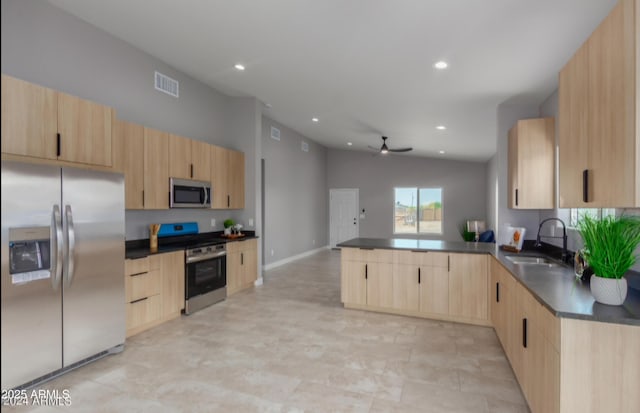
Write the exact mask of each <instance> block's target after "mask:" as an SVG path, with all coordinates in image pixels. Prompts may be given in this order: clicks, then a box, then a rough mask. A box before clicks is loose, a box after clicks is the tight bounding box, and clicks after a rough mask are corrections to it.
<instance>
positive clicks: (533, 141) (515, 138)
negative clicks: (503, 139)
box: [509, 118, 555, 209]
mask: <svg viewBox="0 0 640 413" xmlns="http://www.w3.org/2000/svg"><path fill="white" fill-rule="evenodd" d="M509 182H510V185H509V186H510V188H511V190H510V193H509V196H510V197H511V202H510V205H509V206H510V207H511V208H518V209H552V208H554V206H555V121H554V119H553V118H539V119H523V120H519V121H518V122H517V124H516V126H515V127H514V128H512V129H511V131H510V132H509Z"/></svg>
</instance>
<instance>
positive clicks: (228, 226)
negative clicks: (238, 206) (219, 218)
mask: <svg viewBox="0 0 640 413" xmlns="http://www.w3.org/2000/svg"><path fill="white" fill-rule="evenodd" d="M235 224H236V222H235V221H234V220H232V219H231V218H229V219H225V220H224V222H223V223H222V225H224V234H225V235H229V234H231V229H232V228H233V226H234V225H235Z"/></svg>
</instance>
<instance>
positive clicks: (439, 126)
mask: <svg viewBox="0 0 640 413" xmlns="http://www.w3.org/2000/svg"><path fill="white" fill-rule="evenodd" d="M436 129H438V130H445V129H447V127H446V126H444V125H438V126H436Z"/></svg>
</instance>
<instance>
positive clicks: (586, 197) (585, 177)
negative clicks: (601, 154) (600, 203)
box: [582, 169, 589, 202]
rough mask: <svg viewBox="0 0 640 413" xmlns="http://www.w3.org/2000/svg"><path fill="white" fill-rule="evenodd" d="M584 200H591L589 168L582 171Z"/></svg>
mask: <svg viewBox="0 0 640 413" xmlns="http://www.w3.org/2000/svg"><path fill="white" fill-rule="evenodd" d="M582 202H589V170H588V169H585V170H584V171H582Z"/></svg>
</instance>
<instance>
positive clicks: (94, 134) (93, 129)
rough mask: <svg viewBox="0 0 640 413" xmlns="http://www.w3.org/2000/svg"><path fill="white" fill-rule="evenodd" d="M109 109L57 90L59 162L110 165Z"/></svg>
mask: <svg viewBox="0 0 640 413" xmlns="http://www.w3.org/2000/svg"><path fill="white" fill-rule="evenodd" d="M111 118H112V110H111V108H109V107H107V106H103V105H100V104H98V103H95V102H90V101H88V100H84V99H80V98H78V97H76V96H71V95H67V94H65V93H60V92H58V133H60V155H59V156H58V159H59V160H61V161H69V162H79V163H85V164H90V165H102V166H111V123H112V120H111Z"/></svg>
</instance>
